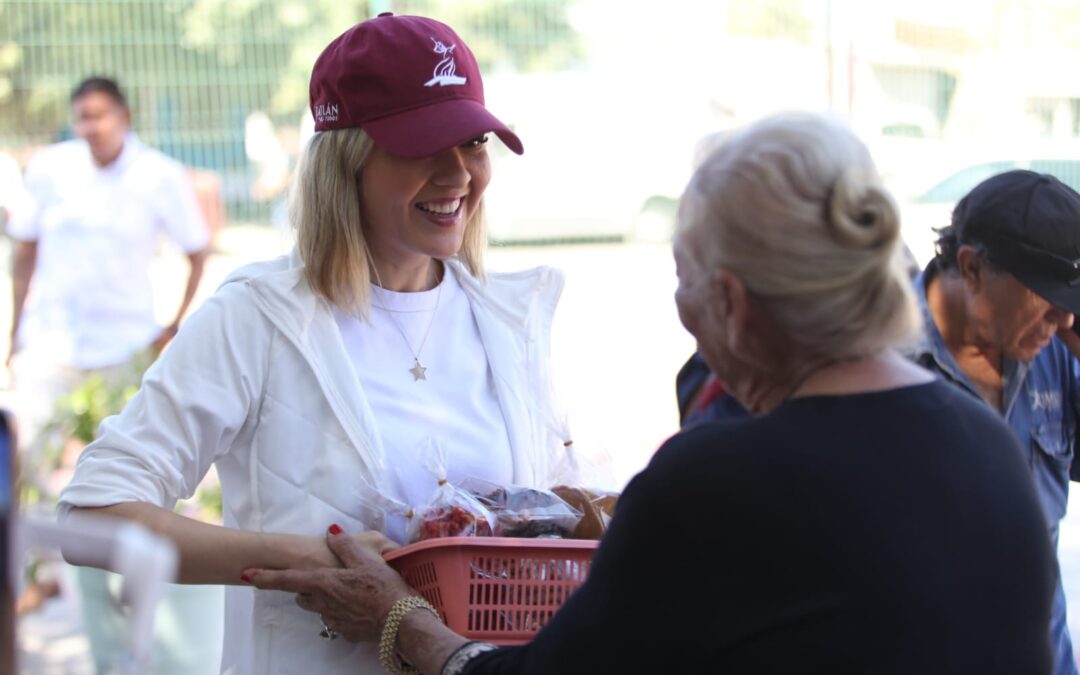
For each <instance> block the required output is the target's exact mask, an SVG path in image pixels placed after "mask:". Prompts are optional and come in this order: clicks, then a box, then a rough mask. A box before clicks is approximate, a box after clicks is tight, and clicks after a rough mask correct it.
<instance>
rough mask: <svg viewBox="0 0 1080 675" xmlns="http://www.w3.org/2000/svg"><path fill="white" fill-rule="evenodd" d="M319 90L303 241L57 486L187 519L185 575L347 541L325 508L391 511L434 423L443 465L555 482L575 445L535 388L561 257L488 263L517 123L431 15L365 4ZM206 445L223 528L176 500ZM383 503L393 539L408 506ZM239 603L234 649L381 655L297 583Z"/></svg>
mask: <svg viewBox="0 0 1080 675" xmlns="http://www.w3.org/2000/svg"><path fill="white" fill-rule="evenodd" d="M388 54H389V55H392V56H393V58H390V57H389V56H388ZM311 108H312V113H313V115H314V118H315V123H316V131H317V132H318V133H317V134H316V135H315V136H314V138H312V140H311V142H310V145H309V146H308V148H307V151H306V156H305V158H304V160H303V166H302V168H301V169H300V171H299V176H298V183H297V185H296V188H295V195H294V202H293V204H292V214H293V220H294V223H295V225H296V227H297V229H298V244H297V247H296V249H295V251H294V252H293V253H292V254H291V255H289V256H287V257H284V258H281V259H278V260H274V261H271V262H266V263H262V264H256V265H253V266H250V267H247V268H244V269H241V270H240V271H238V272H236V273H235V274H233V275H232V277H231V278H230V279H229V280H228V281H227V282H226V283H225V284H224V285H223V286H222V287H221V289H220V290H219V291H218V293H217V294H216V295H215V296H214V297H213V298H212V299H210V300H209V301H208V302H207V303H206V304H205V305H204V306H203V307H202V308H201V309H200V310H199V311H198V312H197V313H196V314H195V315H193V316H192V317H191V319H190V320H189V322H188V323H187V324H186V325H185V328H184V330H183V331H182V332H181V334H180V335H178V336H177V339H176V340H175V342H174V343H173V345H172V347H171V348H170V349H169V351H168V352H167V353H166V354H165V355H164V357H163V358H162V359H161V360H160V361H159V362H158V363H157V364H156V365H155V366H154V367H153V368H152V369H151V370H150V371H149V372H148V373H147V375H146V378H145V380H144V382H143V386H142V389H141V391H140V393H139V394H138V395H137V396H136V397H135V398H134V399H133V400H132V402H131V403H130V404H129V405H128V407H127V408H126V409H125V410H124V412H123V414H121V415H119V416H118V417H115V418H112V419H110V420H108V421H107V422H106V423H105V424H103V425H102V429H101V431H100V434H99V437H98V439H97V440H96V441H95V442H94V443H93V444H92V445H91V446H89V447H88V448H87V449H86V451H85V452H84V453H83V455H82V457H81V458H80V461H79V463H78V466H77V469H76V472H75V475H74V478H73V479H72V481H71V484H70V485H69V486H68V487H67V489H66V490H65V491H64V492H63V494H62V496H61V508H62V509H63V510H64V512H70V511H87V510H90V511H94V512H98V513H104V514H108V515H113V516H118V517H122V518H131V519H134V520H137V521H140V522H142V523H143V524H145V525H148V526H149V527H151V528H152V529H154V530H156V531H158V532H160V533H163V534H165V535H167V536H169V537H170V538H172V540H173V541H175V542H176V544H177V545H178V547H179V550H180V581H181V582H182V583H196V584H200V583H201V584H240V583H241V574H242V572H243V571H244V570H245V569H247V568H250V567H270V568H309V567H318V566H326V565H334V564H337V563H336V558H335V557H334V555H333V554H332V553H331V551H330V550H329V548H328V547H327V545H326V543H325V541H324V539H323V537H322V536H320V535H321V534H322V533H323V531H324V530H325V528H326V526H327V524H328V523H330V522H336V523H341V524H342V525H344V526H345V527H348V528H349V529H350V530H354V531H363V530H373V529H379V528H380V527H381V523H380V522H379V521H380V518H379V515H380V514H378V513H376V512H375V511H374V510H372V509H371V508H370V505H371V504H373V503H376V502H379V501H381V500H382V498H384V497H388V498H390V499H392V500H395V501H397V502H399V503H403V504H420V503H422V502H423V501H424V500H425V499H426V498H427V497H428V496H429V495H430V492H431V491H432V490H433V488H434V487H435V481H434V479H433V478H432V476H431V474H430V473H429V472H428V471H427V470H426V469H425V460H426V457H425V456H424V451H423V449H424V447H426V446H425V439H427V438H429V437H436V438H437V439H438V441H439V442H440V444H441V445H442V446H443V448H445V450H446V454H447V455H448V468H449V472H450V478H451V479H453V478H455V477H464V476H479V477H481V478H486V479H487V480H491V481H494V482H499V483H511V482H512V483H519V484H526V485H540V484H542V483H543V482H544V480H545V479H546V477H547V476H548V473H549V472H550V470H551V469H552V466H553V464H554V462H555V461H557V459H558V456H557V453H558V451H559V450H560V449H561V448H562V444H561V440H562V439H560V438H558V437H557V436H555V435H554V434H553V433H552V432H551V431H549V427H548V426H547V425H546V424H545V423H544V421H543V419H542V417H543V416H544V414H543V412H542V411H543V410H545V409H546V408H545V403H544V402H543V401H538V400H536V399H535V397H534V396H533V394H534V392H538V391H546V390H547V388H546V386H544V385H543V378H544V376H545V375H544V374H545V370H546V359H547V352H548V350H547V345H548V334H549V329H550V322H551V318H552V313H553V311H554V309H555V305H556V302H557V300H558V296H559V293H560V291H561V288H562V279H561V277H560V276H559V275H558V274H557V273H555V272H554V271H552V270H550V269H535V270H530V271H526V272H521V273H517V274H510V275H496V274H491V275H486V276H485V274H484V271H483V266H482V260H481V258H482V250H483V246H484V243H485V234H484V223H483V194H484V190H485V188H486V187H487V184H488V180H489V178H490V174H491V168H490V163H489V160H488V156H487V149H486V143H487V142H488V139H489V134H491V133H493V134H494V135H496V136H498V137H499V138H500V139H501V140H502V141H503V142H504V143H505V144H506V145H507V146H508V147H509V148H510V149H511V150H513V151H515V152H518V153H520V152H521V151H522V146H521V142H520V141H519V140H518V138H517V137H516V136H515V135H514V134H513V133H512V132H511V131H510V130H509V129H508V128H507V127H506V126H505V125H504V124H502V123H501V122H500V121H498V120H497V119H496V118H495V117H494V116H492V115H491V113H489V112H488V111H487V110H486V109H485V108H484V105H483V85H482V83H481V80H480V73H479V72H478V70H477V65H476V60H475V59H474V57H473V55H472V54H471V52H470V51H469V49H468V47H467V46H466V45H465V43H464V42H462V41H461V39H460V38H459V37H458V36H457V35H456V34H455V33H454V32H453V31H452V30H451V29H450V28H449V27H447V26H445V25H443V24H441V23H438V22H436V21H433V20H430V19H425V18H421V17H408V16H400V17H399V16H393V15H389V14H386V15H381V16H380V17H378V18H375V19H371V20H369V21H365V22H363V23H360V24H358V25H356V26H355V27H353V28H352V29H350V30H349V31H347V32H345V33H344V34H343V35H341V36H340V37H339V38H337V39H336V40H334V41H333V42H332V43H331V44H330V45H329V46H328V47H327V48H326V49H325V51H324V52H323V53H322V55H321V56H320V57H319V59H318V60H317V61H316V63H315V66H314V69H313V72H312V78H311ZM211 465H214V466H216V468H217V472H218V474H219V476H220V478H221V483H222V492H223V499H224V512H225V525H226V526H225V527H212V526H208V525H204V524H200V523H197V522H194V521H190V520H187V519H185V518H183V517H180V516H178V515H176V514H174V513H172V512H171V509H172V507H173V504H174V503H175V502H176V500H177V499H180V498H184V497H187V496H190V495H191V493H192V491H194V489H195V486H196V485H197V484H198V483H199V480H200V479H201V478H202V477H203V475H204V474H205V473H206V472H207V471H208V470H209V468H210V467H211ZM386 518H387V521H386V525H385V531H386V533H387V534H388V535H389V536H390V537H391V538H392V539H395V540H397V541H398V542H401V541H402V539H403V537H404V530H405V521H404V517H403V516H401V515H400V514H395V513H389V514H388V515H387V516H386ZM225 625H226V636H225V655H224V661H223V663H222V670H223V671H224V672H228V673H231V674H236V675H239V674H245V675H246V674H264V673H290V674H291V673H298V672H314V673H319V675H332V674H333V673H349V674H350V675H352V674H355V673H358V672H377V670H378V669H379V666H378V663H377V661H376V660H375V657H374V652H373V650H372V649H371V648H370V647H369V646H364V645H361V646H357V645H354V644H351V643H349V642H347V641H345V640H337V641H334V640H333V637H334V633H333V632H332V631H331V630H329V629H327V628H326V626H325V625H323V624H322V623H321V622H320V621H319V619H318V617H314V616H312V615H310V614H306V613H305V612H303V611H301V610H300V609H299V608H297V607H296V605H295V604H294V603H293V600H292V598H291V597H290V596H289V595H287V594H284V593H267V592H255V591H254V590H253V589H252V588H250V587H246V588H236V587H234V588H230V589H228V592H227V598H226V621H225ZM320 635H321V636H322V637H324V638H329V639H325V640H324V639H320Z"/></svg>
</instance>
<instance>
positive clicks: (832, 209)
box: [825, 169, 900, 251]
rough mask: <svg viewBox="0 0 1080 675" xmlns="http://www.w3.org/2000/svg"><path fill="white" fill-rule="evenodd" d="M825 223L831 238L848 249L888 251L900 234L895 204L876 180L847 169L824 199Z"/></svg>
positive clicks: (898, 217)
mask: <svg viewBox="0 0 1080 675" xmlns="http://www.w3.org/2000/svg"><path fill="white" fill-rule="evenodd" d="M825 223H826V225H827V227H828V231H829V234H831V235H832V237H833V239H834V240H835V241H836V242H837V243H839V244H841V245H843V246H847V247H850V248H857V249H879V250H883V251H886V250H891V248H892V245H893V244H894V243H895V242H896V240H897V238H898V237H899V235H900V214H899V211H898V209H897V207H896V203H895V202H894V201H893V199H892V197H891V196H890V195H889V193H888V192H886V191H885V189H884V188H883V187H882V186H881V184H880V183H879V182H878V181H877V179H876V178H869V177H867V176H866V174H864V173H863V172H861V171H858V170H855V169H848V170H846V171H844V172H843V173H841V174H840V176H839V177H838V178H837V179H836V181H835V182H834V183H833V185H832V187H831V188H830V189H829V193H828V195H827V196H826V205H825Z"/></svg>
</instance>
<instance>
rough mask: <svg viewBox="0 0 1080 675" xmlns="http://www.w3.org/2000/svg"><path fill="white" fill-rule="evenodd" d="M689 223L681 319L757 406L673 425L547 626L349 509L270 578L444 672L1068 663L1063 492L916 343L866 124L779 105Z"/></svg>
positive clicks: (719, 160) (357, 635)
mask: <svg viewBox="0 0 1080 675" xmlns="http://www.w3.org/2000/svg"><path fill="white" fill-rule="evenodd" d="M680 221H681V223H680V227H679V231H678V233H677V237H676V241H675V258H676V261H677V263H678V277H679V287H678V291H677V293H676V297H675V300H676V303H677V305H678V309H679V314H680V317H681V318H682V321H683V323H684V324H685V326H686V327H687V329H688V330H689V331H690V332H691V333H693V334H694V336H695V337H696V338H697V340H698V348H699V350H700V351H701V353H702V354H703V355H704V357H705V359H706V360H707V362H708V364H709V366H710V367H711V369H712V370H713V371H714V372H715V373H717V375H718V377H719V378H720V380H721V382H722V383H723V385H724V386H725V387H726V388H727V389H728V390H729V391H731V392H732V393H733V395H734V396H735V397H736V398H737V399H738V400H739V402H740V403H742V404H743V405H744V406H745V407H746V408H747V409H749V410H750V411H751V412H752V413H754V417H751V418H747V419H739V420H730V421H724V422H715V423H711V424H704V425H701V426H699V427H697V428H695V429H693V430H691V431H687V432H684V433H682V434H680V435H678V436H676V437H674V438H672V439H671V440H670V441H668V442H667V443H666V444H665V445H664V446H663V447H662V448H660V450H659V451H658V452H657V453H656V456H655V458H654V459H653V461H652V462H651V464H650V465H649V467H648V468H647V469H646V470H645V471H643V472H642V473H641V474H639V475H638V476H637V477H636V478H635V479H634V480H633V481H632V483H631V484H630V486H629V487H628V488H627V489H626V491H625V493H624V494H623V497H622V499H621V501H620V504H619V509H618V511H617V513H616V515H615V518H614V519H613V521H612V523H611V528H610V529H609V531H608V533H607V535H606V537H605V539H604V540H603V542H602V543H601V545H600V548H599V550H598V551H597V553H596V558H595V560H594V564H593V567H592V568H591V572H590V576H589V578H588V580H587V581H586V582H585V584H584V585H583V586H582V587H581V589H580V590H578V592H577V593H576V594H575V595H574V596H573V597H571V598H570V600H569V601H568V602H567V604H566V605H565V606H564V607H563V608H562V609H561V611H560V612H559V613H558V614H556V616H555V617H554V618H553V619H552V620H551V621H550V622H549V623H548V624H547V625H546V626H545V627H544V629H543V630H542V631H541V632H540V633H539V635H538V636H537V637H536V639H535V640H534V641H533V642H532V643H530V644H528V645H525V646H520V647H508V648H501V649H496V648H494V647H492V646H490V645H484V644H478V643H468V642H466V640H465V639H464V638H462V637H460V636H457V635H455V634H453V633H452V632H450V631H449V630H448V629H447V628H445V627H444V626H443V625H442V624H441V623H439V621H438V619H437V618H436V617H435V616H434V615H433V614H432V613H431V612H428V611H424V610H423V609H422V608H421V609H412V610H410V609H409V608H411V607H414V606H416V605H417V604H419V603H418V602H417V601H416V600H414V599H412V598H410V595H411V594H412V591H411V590H410V589H409V588H408V587H407V586H406V585H405V584H404V583H403V582H402V581H401V579H400V578H399V577H397V576H396V575H395V574H394V573H393V572H392V571H391V570H390V569H389V568H388V567H387V566H385V565H384V564H383V563H382V561H381V560H380V559H379V557H378V556H377V555H376V552H377V551H379V550H380V549H381V548H382V547H383V546H385V542H381V541H377V540H375V539H371V540H365V541H362V542H357V541H356V540H353V539H350V538H349V537H344V536H342V535H340V534H336V533H337V532H338V528H337V527H336V526H334V527H332V528H331V530H332V531H331V534H330V536H329V541H330V545H331V546H332V547H334V549H335V552H336V553H337V554H338V555H339V557H341V558H342V560H343V561H344V562H346V563H347V564H348V569H345V570H336V571H331V570H325V571H315V572H310V571H308V572H304V571H298V572H293V571H263V570H252V571H250V572H248V576H249V578H251V579H252V580H253V583H254V584H255V585H256V586H258V587H260V588H275V589H284V590H290V591H294V592H297V593H300V594H301V595H300V596H299V597H298V602H299V604H300V605H301V606H302V607H305V608H306V609H309V610H311V611H314V612H319V613H321V614H322V616H323V618H324V620H326V622H327V623H328V625H330V626H331V627H333V628H335V629H337V630H338V631H340V632H342V633H343V634H344V635H345V636H346V637H348V638H350V639H357V640H374V639H379V640H380V643H381V645H382V646H383V647H384V649H385V651H386V652H387V653H390V652H393V651H395V650H396V652H397V653H398V654H399V655H400V658H401V659H403V660H404V661H406V662H408V663H410V664H413V665H414V666H416V667H418V668H419V669H420V671H421V672H424V673H429V674H437V673H442V674H443V675H450V674H456V673H468V674H469V675H481V674H485V675H486V674H489V673H517V674H532V673H535V674H537V675H539V674H550V673H692V672H702V673H720V672H737V673H747V672H761V673H869V672H872V673H906V674H907V673H957V674H959V673H965V674H966V673H1001V674H1005V673H1020V672H1023V673H1045V672H1048V669H1049V666H1050V645H1049V640H1048V632H1047V621H1048V618H1049V614H1050V602H1051V598H1052V595H1053V587H1054V577H1055V567H1054V562H1053V552H1052V550H1051V548H1050V545H1049V541H1048V539H1047V535H1046V531H1045V527H1044V525H1043V522H1044V521H1043V516H1042V514H1041V511H1040V507H1039V502H1038V498H1037V496H1036V494H1035V491H1034V489H1033V487H1032V485H1031V481H1030V480H1029V479H1028V478H1027V476H1026V475H1025V471H1024V464H1023V462H1024V460H1023V457H1022V455H1021V453H1020V451H1019V448H1018V447H1017V444H1016V441H1015V440H1014V439H1013V438H1012V437H1011V435H1010V433H1009V430H1008V428H1007V427H1006V426H1005V425H1004V424H1003V423H1002V422H1001V420H1000V419H999V418H998V417H997V416H996V415H994V414H993V412H992V411H990V410H988V409H987V408H986V407H985V406H983V405H981V404H979V403H978V402H977V401H973V400H972V398H971V397H970V396H967V395H966V394H963V393H962V392H959V391H957V390H956V389H955V388H953V387H952V386H951V385H948V384H946V383H943V382H941V381H939V380H936V379H934V378H933V376H931V375H930V374H929V373H928V372H927V371H925V370H923V369H922V368H920V367H918V366H916V365H913V364H912V363H910V362H909V361H907V360H905V359H904V358H902V357H901V356H900V355H898V353H897V351H896V348H897V347H898V346H901V345H905V344H907V343H909V342H910V341H911V340H912V339H913V338H914V336H915V335H916V333H917V331H918V330H919V312H918V309H917V307H916V304H915V299H914V297H913V294H912V291H911V288H910V285H909V283H908V280H907V278H906V275H905V272H904V270H903V267H902V265H901V264H900V257H899V256H898V255H897V245H898V233H899V222H898V217H897V210H896V207H895V205H894V204H893V202H892V200H891V199H890V198H889V197H888V195H887V194H886V193H885V191H884V190H883V189H882V187H881V186H880V183H879V180H878V177H877V175H876V173H875V169H874V166H873V164H872V163H871V160H870V158H869V156H868V154H867V151H866V149H865V147H864V146H863V145H862V144H861V143H860V142H859V141H858V140H857V139H856V138H855V137H854V136H853V135H852V134H851V132H850V131H849V130H848V129H846V128H845V127H843V126H841V125H840V124H838V123H836V122H833V121H830V120H828V119H825V118H821V117H818V116H814V115H809V114H791V115H784V116H778V117H773V118H769V119H766V120H764V121H762V122H759V123H757V124H755V125H753V126H751V127H749V128H748V129H746V130H744V131H742V132H740V133H738V134H736V135H734V136H733V137H732V138H731V139H730V140H728V141H727V142H726V143H725V144H724V145H723V146H721V147H720V148H719V149H718V150H717V151H715V152H714V153H713V154H712V155H711V156H710V157H709V158H708V159H707V161H705V163H704V164H703V165H702V166H701V167H700V169H699V170H698V171H697V172H696V174H695V175H694V177H693V179H692V181H691V183H690V185H689V187H688V189H687V191H686V194H685V195H684V197H683V200H682V205H681V210H680ZM392 665H393V664H392Z"/></svg>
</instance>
